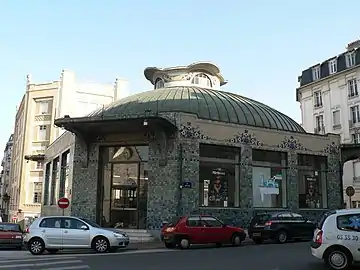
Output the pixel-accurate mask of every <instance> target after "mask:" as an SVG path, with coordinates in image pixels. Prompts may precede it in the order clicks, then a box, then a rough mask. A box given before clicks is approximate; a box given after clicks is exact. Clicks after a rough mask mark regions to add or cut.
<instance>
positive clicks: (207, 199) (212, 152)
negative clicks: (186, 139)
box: [199, 144, 240, 207]
mask: <svg viewBox="0 0 360 270" xmlns="http://www.w3.org/2000/svg"><path fill="white" fill-rule="evenodd" d="M239 166H240V149H239V148H232V147H221V146H216V145H206V144H201V145H200V173H199V175H200V189H199V196H200V205H201V206H203V207H238V206H239V184H240V182H239V179H240V176H239V175H240V168H239Z"/></svg>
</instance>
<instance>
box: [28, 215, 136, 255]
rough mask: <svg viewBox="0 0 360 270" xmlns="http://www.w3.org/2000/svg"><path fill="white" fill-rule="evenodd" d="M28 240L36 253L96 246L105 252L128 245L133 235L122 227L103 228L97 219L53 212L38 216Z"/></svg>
mask: <svg viewBox="0 0 360 270" xmlns="http://www.w3.org/2000/svg"><path fill="white" fill-rule="evenodd" d="M24 243H25V244H26V245H27V246H28V248H29V251H30V252H31V253H32V254H33V255H39V254H42V253H43V252H44V251H45V250H47V251H48V252H50V253H56V252H57V251H58V250H60V249H78V248H81V249H84V248H89V249H94V250H95V251H96V252H99V253H103V252H108V251H115V250H116V249H118V248H124V247H127V246H128V244H129V237H128V235H126V234H125V233H123V232H121V231H119V230H118V229H111V228H102V227H100V226H99V225H98V224H96V223H95V222H93V221H91V220H88V219H85V218H77V217H69V216H68V217H67V216H59V217H55V216H51V217H40V218H37V219H36V220H34V222H33V223H31V225H30V226H29V227H28V228H27V232H26V236H25V239H24Z"/></svg>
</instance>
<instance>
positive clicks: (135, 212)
mask: <svg viewBox="0 0 360 270" xmlns="http://www.w3.org/2000/svg"><path fill="white" fill-rule="evenodd" d="M148 149H149V148H148V146H112V147H102V148H101V149H100V165H101V166H100V168H99V170H100V177H99V190H100V192H99V194H98V202H99V203H98V213H100V216H99V217H98V219H99V222H100V223H101V225H102V226H105V227H116V228H132V229H145V228H146V212H147V190H148V163H147V161H148V151H149V150H148Z"/></svg>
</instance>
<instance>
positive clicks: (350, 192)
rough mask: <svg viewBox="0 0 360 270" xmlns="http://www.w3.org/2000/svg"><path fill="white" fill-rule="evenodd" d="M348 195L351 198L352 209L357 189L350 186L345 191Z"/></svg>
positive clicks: (350, 205) (350, 206)
mask: <svg viewBox="0 0 360 270" xmlns="http://www.w3.org/2000/svg"><path fill="white" fill-rule="evenodd" d="M345 193H346V195H347V196H348V197H349V208H352V201H351V197H352V196H354V195H355V189H354V187H352V186H348V187H347V188H346V190H345Z"/></svg>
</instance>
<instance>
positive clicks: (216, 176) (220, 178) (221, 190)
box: [209, 168, 228, 207]
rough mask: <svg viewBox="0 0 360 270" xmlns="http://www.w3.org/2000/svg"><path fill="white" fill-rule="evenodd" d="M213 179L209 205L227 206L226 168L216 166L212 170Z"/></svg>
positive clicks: (210, 187)
mask: <svg viewBox="0 0 360 270" xmlns="http://www.w3.org/2000/svg"><path fill="white" fill-rule="evenodd" d="M211 174H212V179H211V181H210V186H209V206H213V207H227V201H228V183H227V174H226V172H225V170H223V169H221V168H216V169H213V170H212V173H211Z"/></svg>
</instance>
